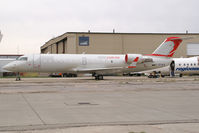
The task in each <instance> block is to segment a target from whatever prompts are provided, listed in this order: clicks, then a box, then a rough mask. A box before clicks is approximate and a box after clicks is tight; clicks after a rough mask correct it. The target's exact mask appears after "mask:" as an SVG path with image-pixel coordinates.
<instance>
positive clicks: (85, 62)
mask: <svg viewBox="0 0 199 133" xmlns="http://www.w3.org/2000/svg"><path fill="white" fill-rule="evenodd" d="M82 65H87V58H86V57H82Z"/></svg>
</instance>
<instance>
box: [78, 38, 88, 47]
mask: <svg viewBox="0 0 199 133" xmlns="http://www.w3.org/2000/svg"><path fill="white" fill-rule="evenodd" d="M88 45H89V37H85V36H83V37H79V46H88Z"/></svg>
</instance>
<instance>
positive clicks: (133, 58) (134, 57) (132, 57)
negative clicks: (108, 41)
mask: <svg viewBox="0 0 199 133" xmlns="http://www.w3.org/2000/svg"><path fill="white" fill-rule="evenodd" d="M142 58H143V56H142V55H141V54H126V55H125V62H126V63H127V64H131V63H133V62H136V63H137V62H140V61H141V60H142Z"/></svg>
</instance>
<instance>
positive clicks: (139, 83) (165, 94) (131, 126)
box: [0, 77, 199, 133]
mask: <svg viewBox="0 0 199 133" xmlns="http://www.w3.org/2000/svg"><path fill="white" fill-rule="evenodd" d="M198 105H199V77H183V78H160V79H148V78H146V77H105V80H103V81H95V80H92V79H91V78H90V77H81V78H72V79H70V78H24V79H22V81H18V82H17V81H14V79H13V78H10V79H4V78H3V79H0V131H6V132H18V131H24V132H28V131H32V130H34V132H36V131H37V132H53V131H54V132H55V131H56V132H62V131H64V132H67V131H68V132H72V131H71V130H73V131H74V132H75V133H78V130H79V132H81V131H83V130H84V129H85V132H86V131H88V132H92V131H93V132H94V130H95V129H96V130H95V131H96V132H97V131H99V132H100V133H104V132H108V131H109V132H112V131H114V133H117V132H116V131H115V130H116V129H117V131H120V129H121V130H122V131H125V132H133V131H134V132H142V131H143V130H144V131H145V132H146V133H148V132H152V131H154V132H155V131H156V130H155V129H156V128H157V127H158V126H159V127H161V126H162V127H169V126H172V127H174V130H175V129H179V130H176V131H175V132H178V131H183V130H180V129H183V127H187V129H188V130H187V129H186V130H185V131H190V132H191V131H192V132H195V130H196V129H198V130H197V131H199V126H198V123H199V106H198ZM168 125H169V126H168ZM175 125H178V126H175ZM182 125H183V126H182ZM187 125H188V126H187ZM179 126H181V128H175V127H179ZM193 126H195V128H194V129H192V127H193ZM103 127H104V128H103ZM125 127H126V128H125ZM142 127H143V130H141V129H142ZM188 127H190V128H188ZM137 128H138V129H139V130H136V129H137ZM86 129H87V130H86ZM91 129H92V130H91ZM100 129H101V130H100ZM105 129H107V130H105ZM108 129H109V130H108ZM111 129H112V130H111ZM152 129H154V130H152ZM162 129H165V130H162V132H166V131H167V130H168V129H167V128H162ZM171 129H173V128H171ZM132 130H133V131H132ZM158 131H159V130H157V132H158ZM168 131H169V130H168ZM81 133H82V132H81ZM118 133H119V132H118Z"/></svg>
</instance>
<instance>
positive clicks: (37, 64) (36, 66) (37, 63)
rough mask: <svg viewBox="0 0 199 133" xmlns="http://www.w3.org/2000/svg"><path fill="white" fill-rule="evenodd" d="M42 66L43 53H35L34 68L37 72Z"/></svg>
mask: <svg viewBox="0 0 199 133" xmlns="http://www.w3.org/2000/svg"><path fill="white" fill-rule="evenodd" d="M40 68H41V55H40V54H35V55H33V70H34V71H35V72H39V71H40Z"/></svg>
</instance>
